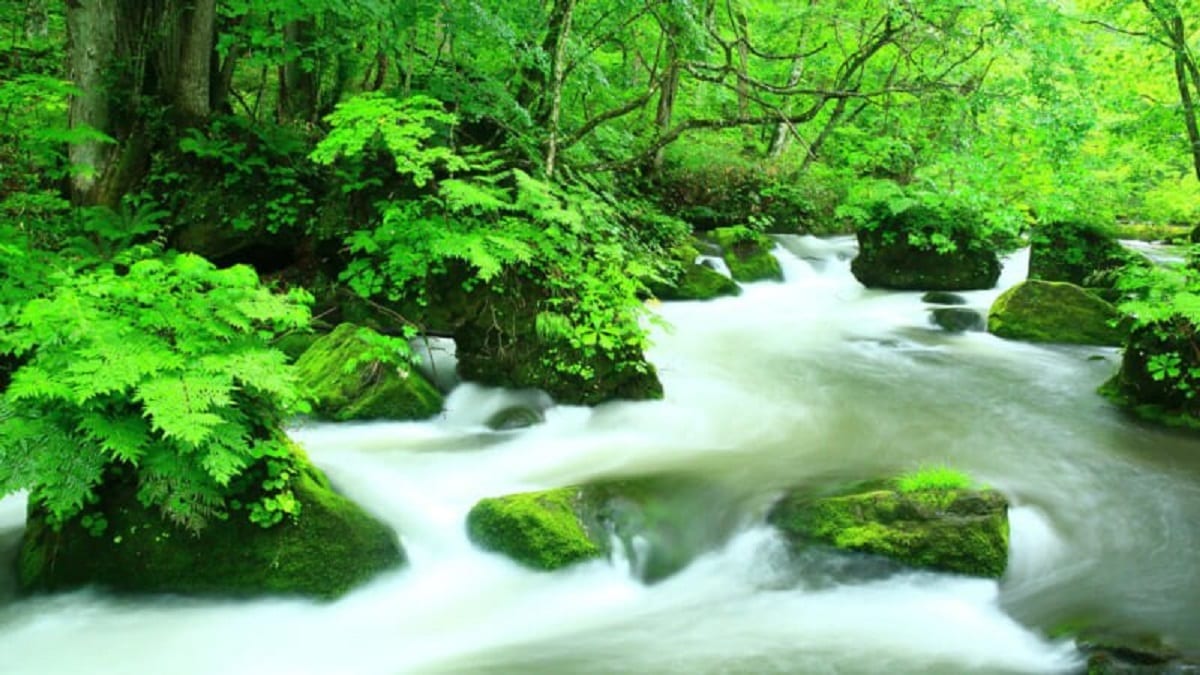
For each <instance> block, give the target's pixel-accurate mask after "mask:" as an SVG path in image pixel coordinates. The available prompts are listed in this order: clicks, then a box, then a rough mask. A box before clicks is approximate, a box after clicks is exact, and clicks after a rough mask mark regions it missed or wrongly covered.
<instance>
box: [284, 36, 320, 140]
mask: <svg viewBox="0 0 1200 675" xmlns="http://www.w3.org/2000/svg"><path fill="white" fill-rule="evenodd" d="M314 30H315V27H314V26H313V23H312V22H311V21H293V22H290V23H288V24H287V25H286V26H284V29H283V35H284V40H285V41H286V42H287V43H289V44H291V45H294V46H296V48H297V50H298V52H300V53H303V52H304V50H305V48H306V47H307V46H308V45H310V44H311V43H312V37H313V32H314ZM301 60H302V59H300V58H296V59H293V60H292V61H289V62H288V63H286V64H284V66H283V72H282V79H281V80H280V98H279V104H280V107H281V109H282V111H283V114H284V117H285V118H290V119H297V120H303V121H305V122H313V121H316V114H317V95H318V94H317V84H318V78H317V74H316V70H315V67H314V66H311V65H310V66H309V67H308V68H305V67H304V66H303V64H302V63H301Z"/></svg>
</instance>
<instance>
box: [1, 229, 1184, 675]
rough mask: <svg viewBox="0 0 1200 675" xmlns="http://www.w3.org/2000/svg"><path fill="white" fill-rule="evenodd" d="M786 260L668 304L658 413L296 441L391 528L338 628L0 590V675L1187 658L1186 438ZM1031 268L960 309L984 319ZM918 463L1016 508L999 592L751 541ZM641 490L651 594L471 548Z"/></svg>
mask: <svg viewBox="0 0 1200 675" xmlns="http://www.w3.org/2000/svg"><path fill="white" fill-rule="evenodd" d="M780 242H781V244H782V246H781V247H780V248H779V249H777V255H778V256H779V258H780V259H781V261H782V262H783V264H784V269H785V274H786V276H787V281H786V282H785V283H760V284H752V285H749V286H747V288H746V290H745V293H744V294H743V295H742V296H741V297H738V298H726V299H721V300H716V301H713V302H706V303H690V302H689V303H669V304H665V305H662V306H660V307H658V308H657V310H656V311H657V312H658V313H660V314H661V315H662V317H663V318H665V319H666V320H667V321H668V322H669V323H670V325H671V329H670V330H662V329H658V330H657V332H656V337H655V346H654V347H653V349H652V351H651V354H650V356H651V358H652V360H653V361H654V363H655V364H656V365H657V367H658V369H659V373H660V375H661V377H662V380H663V382H664V385H665V388H666V394H667V395H666V399H665V400H663V401H655V402H640V403H615V404H609V405H605V406H601V407H598V408H596V409H586V408H577V407H566V406H559V407H549V408H548V409H547V410H546V411H545V415H546V421H545V422H544V423H543V424H540V425H537V426H534V427H531V428H528V429H524V430H519V431H506V432H492V431H489V430H488V429H487V427H486V426H484V424H483V421H484V420H486V419H487V418H488V417H489V415H490V414H491V413H493V412H495V411H496V410H498V409H500V408H502V407H504V406H505V405H507V404H509V403H510V402H512V401H514V400H517V401H521V402H524V403H525V404H530V405H535V406H537V407H541V406H544V405H545V404H546V403H547V402H546V401H544V400H541V399H539V398H538V397H537V396H536V395H534V394H531V393H529V392H515V393H514V392H503V391H496V390H487V389H482V388H479V387H474V386H469V385H463V386H460V387H459V388H458V389H457V390H456V391H455V392H454V393H453V394H452V396H451V397H450V398H449V400H448V403H447V411H446V412H445V413H444V414H443V415H442V416H441V417H439V418H437V419H434V420H430V421H428V422H420V423H386V424H341V425H315V426H308V427H303V428H299V429H296V430H295V431H294V436H295V437H296V438H298V439H299V440H300V441H302V442H303V443H304V444H305V445H306V446H307V447H308V449H309V451H310V454H311V455H312V457H313V459H314V460H315V461H316V462H317V463H318V464H319V465H321V466H322V467H323V468H324V469H325V470H326V471H327V472H328V474H329V475H330V477H331V478H332V479H333V481H334V482H335V483H336V484H337V485H338V486H339V487H340V488H341V489H342V490H343V491H344V492H346V493H347V494H349V495H350V496H352V497H353V498H354V499H356V500H357V501H358V502H360V503H361V504H363V505H364V506H366V507H367V508H368V509H369V510H371V511H372V512H373V513H375V514H377V515H378V516H379V517H381V518H383V519H385V520H386V521H387V522H389V523H391V524H392V525H393V526H394V527H395V528H396V530H397V531H398V532H400V533H402V537H403V541H404V545H405V547H406V549H407V551H408V553H409V558H410V565H409V566H408V567H407V568H405V569H403V570H401V571H397V572H395V573H391V574H387V575H384V576H382V577H380V578H378V579H376V580H375V581H373V582H372V583H370V584H369V585H367V586H365V587H363V588H361V589H359V590H357V591H355V592H354V593H352V594H350V595H349V596H347V597H345V598H343V599H341V600H339V601H337V602H334V603H329V604H319V603H312V602H307V601H301V600H281V599H275V600H258V601H242V602H232V601H213V600H204V601H198V600H185V599H172V598H154V599H128V598H113V597H110V596H107V595H105V594H103V593H99V592H96V591H80V592H74V593H68V594H62V595H55V596H50V597H35V598H28V599H20V600H17V599H15V598H14V597H13V593H12V585H13V584H12V579H11V576H4V575H0V672H4V673H30V674H38V675H43V674H47V675H49V674H58V673H89V674H107V673H130V674H139V675H140V674H146V675H151V674H153V675H158V674H162V673H184V674H210V673H238V674H241V673H245V674H247V675H268V674H272V673H286V674H289V675H297V674H308V673H312V674H314V675H315V674H322V675H328V674H331V673H346V674H355V675H358V674H363V675H370V674H376V673H378V674H380V675H395V674H398V673H613V672H628V673H689V674H690V673H824V672H829V673H859V672H880V673H896V672H919V673H926V672H944V673H964V672H986V673H1055V672H1075V671H1078V670H1080V669H1081V667H1082V663H1083V661H1082V657H1081V656H1080V654H1079V653H1078V651H1077V650H1076V647H1075V645H1074V643H1073V642H1071V641H1070V640H1069V639H1057V640H1056V639H1054V638H1052V637H1050V636H1051V635H1053V634H1054V630H1055V627H1056V626H1060V625H1063V624H1078V623H1079V622H1081V621H1083V622H1087V623H1091V624H1093V625H1099V626H1107V627H1112V628H1119V629H1122V630H1125V631H1126V632H1129V633H1132V634H1140V633H1154V634H1160V635H1162V636H1164V637H1165V639H1166V640H1167V641H1168V642H1170V643H1172V644H1174V645H1175V646H1177V647H1179V648H1181V649H1183V650H1185V651H1187V652H1190V653H1196V652H1200V583H1197V582H1198V580H1197V570H1200V564H1198V563H1200V560H1198V557H1200V545H1198V544H1200V541H1197V539H1198V538H1200V530H1198V529H1197V528H1196V527H1195V523H1196V520H1197V517H1198V516H1200V444H1198V443H1197V442H1196V441H1195V440H1194V439H1192V438H1188V437H1186V436H1183V435H1179V434H1175V433H1172V432H1168V431H1163V430H1157V429H1152V428H1148V427H1144V426H1140V425H1138V424H1136V423H1134V422H1131V421H1130V420H1128V419H1127V418H1125V417H1124V416H1123V415H1121V414H1120V413H1119V412H1118V411H1116V410H1114V409H1113V408H1112V407H1111V406H1110V405H1109V404H1108V403H1107V402H1105V401H1104V400H1103V399H1101V398H1100V397H1099V396H1097V395H1096V394H1095V393H1094V392H1095V389H1096V387H1097V386H1098V385H1100V384H1101V383H1102V382H1103V381H1104V380H1105V378H1107V377H1109V376H1110V375H1111V374H1112V373H1113V371H1114V369H1115V367H1116V359H1117V355H1116V352H1115V351H1114V350H1109V349H1098V348H1079V347H1073V348H1067V347H1045V346H1033V345H1027V344H1021V343H1016V342H1006V341H1003V340H999V339H997V338H994V337H992V336H990V335H987V334H984V333H965V334H955V335H952V334H948V333H944V332H941V331H940V330H939V329H936V328H934V327H932V326H931V325H930V324H929V322H928V311H929V308H928V306H926V305H924V304H923V303H922V302H921V300H920V294H917V293H894V292H882V291H868V290H865V289H863V288H862V287H861V286H860V285H859V284H858V283H857V282H856V281H855V280H854V279H853V277H851V276H850V273H849V269H848V267H849V263H848V258H849V256H850V254H851V253H852V251H853V242H852V241H850V240H848V239H835V240H824V241H822V240H816V239H812V238H800V237H788V238H781V240H780ZM1025 265H1026V261H1025V259H1024V258H1022V257H1021V256H1017V257H1016V258H1014V259H1013V260H1011V261H1009V264H1008V265H1007V267H1006V271H1005V275H1004V277H1002V279H1001V282H1000V285H999V287H998V288H997V290H995V291H987V292H973V293H967V294H965V295H966V296H967V298H968V299H969V301H970V303H971V304H972V305H973V306H978V307H980V308H986V307H987V305H988V304H989V303H990V301H991V299H992V298H994V297H995V295H996V294H997V293H998V292H999V291H1000V290H1002V289H1003V288H1004V287H1006V286H1009V285H1011V284H1013V283H1015V282H1016V281H1017V280H1019V279H1020V277H1021V275H1022V274H1023V269H1024V267H1025ZM930 464H946V465H950V466H954V467H957V468H959V469H962V470H965V471H968V472H970V473H971V474H972V475H974V476H975V477H977V478H978V479H980V480H981V481H983V482H985V483H987V484H989V485H991V486H993V487H996V488H998V489H999V490H1001V491H1003V492H1004V493H1005V494H1006V495H1007V496H1008V497H1009V499H1010V500H1011V502H1012V503H1013V505H1014V506H1013V509H1012V511H1011V520H1012V549H1011V552H1010V562H1009V569H1008V572H1007V574H1006V575H1005V577H1004V578H1003V579H1002V580H1000V581H999V582H996V581H991V580H982V579H970V578H964V577H957V576H953V575H943V574H934V573H927V572H898V573H896V572H894V571H893V572H890V573H889V572H882V573H881V572H878V571H874V572H873V571H871V570H867V571H865V572H864V571H862V570H854V569H841V568H839V567H838V562H837V561H836V560H821V559H818V558H812V557H806V556H804V555H797V554H796V553H794V552H792V551H790V550H789V549H788V548H787V547H786V546H784V545H783V543H782V542H781V541H780V540H779V538H778V537H777V536H776V535H775V534H774V533H773V531H772V530H771V529H770V528H769V527H767V526H766V525H764V513H765V512H766V510H767V509H768V508H769V506H770V504H771V502H772V500H773V499H774V498H776V497H777V496H778V495H779V494H780V492H781V491H782V490H783V489H785V488H786V487H788V486H793V485H826V484H832V483H836V482H839V481H843V480H853V479H863V478H870V477H875V476H879V475H884V474H888V473H891V472H894V471H901V470H908V469H912V468H915V467H918V466H922V465H930ZM646 475H655V476H666V477H670V478H669V479H666V482H667V484H675V485H678V486H680V490H679V494H680V497H679V499H678V500H677V502H678V503H677V507H678V508H680V509H683V510H685V511H686V514H687V518H686V522H687V523H689V527H688V528H686V529H687V531H686V532H684V533H682V534H680V536H679V540H680V541H682V542H684V543H685V544H684V545H685V548H686V547H687V546H690V547H691V548H690V554H691V557H690V562H689V563H688V564H687V565H686V566H685V567H683V569H681V570H680V571H678V572H677V573H675V574H673V575H671V576H668V577H666V578H665V579H661V580H659V581H656V582H654V583H648V582H645V581H642V580H641V576H640V575H639V574H638V570H639V569H640V565H641V564H642V563H641V561H639V559H638V558H637V556H634V557H633V558H630V559H627V558H619V559H616V560H612V561H596V562H593V563H588V564H583V565H579V566H576V567H573V568H570V569H568V570H565V571H559V572H555V573H539V572H534V571H530V570H525V569H523V568H521V567H518V566H517V565H515V564H513V563H511V562H509V561H508V560H506V559H504V558H502V557H500V556H496V555H491V554H487V553H483V552H481V551H479V550H477V549H475V548H473V547H472V546H471V545H470V543H469V542H468V541H467V538H466V536H465V533H464V528H463V520H464V516H465V514H466V512H467V510H468V509H469V508H470V507H471V505H472V504H473V503H474V502H475V501H476V500H478V499H479V498H481V497H484V496H489V495H497V494H504V493H508V492H513V491H519V490H526V489H537V488H545V487H551V486H560V485H568V484H576V483H580V482H583V481H588V480H592V479H597V478H610V477H622V476H646ZM671 481H674V482H673V483H672V482H671ZM22 516H23V504H22V499H21V498H19V497H10V498H9V499H7V500H3V501H0V554H4V552H5V551H7V552H8V554H9V555H11V550H12V549H13V547H14V545H15V542H16V538H17V536H18V535H19V528H20V523H21V519H22Z"/></svg>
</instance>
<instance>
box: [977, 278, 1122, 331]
mask: <svg viewBox="0 0 1200 675" xmlns="http://www.w3.org/2000/svg"><path fill="white" fill-rule="evenodd" d="M1120 320H1121V313H1120V312H1119V311H1117V309H1116V308H1115V307H1113V306H1112V305H1111V304H1109V303H1107V302H1105V301H1104V300H1101V299H1100V298H1098V297H1096V296H1095V295H1093V294H1091V293H1088V292H1087V291H1086V290H1084V289H1082V288H1080V287H1078V286H1075V285H1073V284H1068V283H1062V282H1050V281H1026V282H1023V283H1020V284H1017V285H1016V286H1013V287H1012V288H1010V289H1008V290H1007V291H1005V292H1004V293H1002V294H1001V295H1000V297H998V298H996V301H995V302H994V303H992V307H991V309H990V310H989V311H988V331H989V332H991V333H993V334H995V335H997V336H999V337H1002V338H1009V339H1013V340H1028V341H1031V342H1061V343H1070V344H1096V345H1114V346H1115V345H1119V344H1121V341H1122V339H1123V338H1124V335H1125V332H1124V331H1123V330H1121V329H1120V328H1119V327H1114V325H1113V324H1116V323H1117V322H1119V321H1120Z"/></svg>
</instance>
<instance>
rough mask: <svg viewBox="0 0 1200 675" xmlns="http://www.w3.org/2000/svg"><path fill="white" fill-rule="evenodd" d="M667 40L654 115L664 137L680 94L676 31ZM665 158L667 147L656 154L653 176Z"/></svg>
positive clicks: (671, 31)
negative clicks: (676, 96)
mask: <svg viewBox="0 0 1200 675" xmlns="http://www.w3.org/2000/svg"><path fill="white" fill-rule="evenodd" d="M665 38H666V41H667V55H666V65H665V66H664V68H663V74H662V78H663V79H662V89H661V90H660V91H659V94H658V110H656V111H655V113H654V128H655V130H656V131H657V133H658V135H659V136H663V135H664V134H666V133H667V132H668V131H670V129H671V118H672V117H673V116H674V114H675V94H677V93H678V92H679V47H678V45H676V44H675V31H674V30H668V31H667V34H666V36H665ZM665 157H666V147H665V146H664V147H662V148H659V149H658V150H656V151H655V152H654V159H653V160H652V162H651V164H650V173H651V174H655V173H658V172H659V170H661V169H662V165H663V159H664V158H665Z"/></svg>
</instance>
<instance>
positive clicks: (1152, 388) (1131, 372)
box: [1100, 315, 1200, 428]
mask: <svg viewBox="0 0 1200 675" xmlns="http://www.w3.org/2000/svg"><path fill="white" fill-rule="evenodd" d="M1196 334H1197V328H1196V326H1195V325H1194V324H1193V323H1192V322H1191V321H1189V320H1188V319H1186V318H1185V317H1182V316H1178V315H1176V316H1172V317H1169V318H1167V319H1164V320H1162V321H1158V322H1156V323H1154V324H1151V325H1146V326H1139V327H1137V328H1135V329H1134V330H1133V331H1131V332H1130V334H1129V335H1128V337H1127V339H1126V342H1125V349H1124V351H1123V352H1122V356H1121V368H1120V370H1119V371H1118V372H1117V374H1116V376H1114V377H1113V378H1112V379H1111V380H1109V381H1108V382H1107V383H1106V384H1105V385H1104V386H1103V387H1101V389H1100V392H1101V393H1102V394H1104V395H1106V396H1108V397H1109V398H1110V399H1112V400H1113V401H1114V402H1116V403H1117V404H1118V405H1121V406H1122V407H1125V408H1128V409H1129V410H1130V411H1132V412H1133V413H1134V414H1136V415H1138V416H1139V417H1141V418H1143V419H1146V420H1149V421H1152V422H1157V423H1161V424H1167V425H1170V426H1185V427H1192V428H1200V399H1198V398H1197V397H1195V396H1194V395H1193V392H1194V391H1195V389H1194V387H1196V386H1197V384H1196V382H1195V381H1194V379H1193V378H1192V377H1191V375H1190V373H1191V372H1192V371H1194V370H1196V369H1198V368H1200V353H1198V352H1197V350H1196V337H1195V336H1196ZM1162 358H1168V359H1173V360H1175V364H1174V365H1175V369H1174V370H1173V371H1172V372H1174V373H1175V374H1173V375H1172V374H1170V373H1168V372H1167V369H1164V368H1156V369H1155V368H1151V367H1150V366H1151V363H1152V361H1153V360H1155V359H1162Z"/></svg>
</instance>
